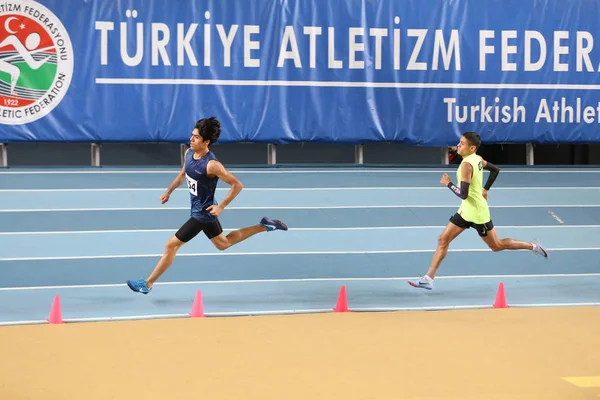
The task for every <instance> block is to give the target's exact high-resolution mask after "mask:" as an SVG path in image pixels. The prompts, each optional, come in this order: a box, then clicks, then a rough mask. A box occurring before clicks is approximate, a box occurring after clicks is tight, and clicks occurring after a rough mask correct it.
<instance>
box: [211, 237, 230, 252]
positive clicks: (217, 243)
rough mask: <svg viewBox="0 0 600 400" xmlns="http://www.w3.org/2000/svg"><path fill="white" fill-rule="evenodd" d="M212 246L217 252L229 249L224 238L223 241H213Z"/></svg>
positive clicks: (227, 241)
mask: <svg viewBox="0 0 600 400" xmlns="http://www.w3.org/2000/svg"><path fill="white" fill-rule="evenodd" d="M213 244H214V245H215V247H216V248H217V250H221V251H223V250H226V249H228V248H229V247H231V245H230V244H229V240H227V238H225V239H224V240H215V241H214V242H213Z"/></svg>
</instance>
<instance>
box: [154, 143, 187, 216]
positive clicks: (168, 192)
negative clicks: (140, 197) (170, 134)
mask: <svg viewBox="0 0 600 400" xmlns="http://www.w3.org/2000/svg"><path fill="white" fill-rule="evenodd" d="M188 151H190V149H187V150H186V151H185V154H184V157H183V159H184V160H185V155H187V152H188ZM184 180H185V162H184V163H183V167H181V171H179V173H178V174H177V176H176V177H175V179H173V182H171V185H170V186H169V187H168V188H167V190H166V191H165V192H164V193H163V194H162V196H160V204H165V203H166V202H167V201H169V197H170V196H171V193H173V191H174V190H175V189H177V188H178V187H179V186H181V184H182V183H183V181H184Z"/></svg>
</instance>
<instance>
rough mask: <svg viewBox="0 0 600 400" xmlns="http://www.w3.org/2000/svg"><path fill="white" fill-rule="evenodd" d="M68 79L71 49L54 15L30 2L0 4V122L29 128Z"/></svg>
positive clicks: (53, 104) (13, 0) (51, 106)
mask: <svg viewBox="0 0 600 400" xmlns="http://www.w3.org/2000/svg"><path fill="white" fill-rule="evenodd" d="M72 75H73V47H72V45H71V40H70V38H69V34H68V32H67V30H66V29H65V27H64V26H63V24H62V22H60V20H59V19H58V18H57V17H56V15H54V14H53V13H52V12H51V11H50V10H49V9H48V8H46V7H44V6H43V5H41V4H39V3H38V2H34V1H29V0H8V1H3V2H2V3H0V124H5V125H20V124H27V123H29V122H33V121H36V120H38V119H40V118H42V117H44V116H45V115H47V114H48V113H50V112H51V111H52V110H53V109H54V108H55V107H56V106H57V105H58V104H59V103H60V102H61V100H62V99H63V97H64V96H65V94H66V93H67V90H68V89H69V85H70V83H71V77H72Z"/></svg>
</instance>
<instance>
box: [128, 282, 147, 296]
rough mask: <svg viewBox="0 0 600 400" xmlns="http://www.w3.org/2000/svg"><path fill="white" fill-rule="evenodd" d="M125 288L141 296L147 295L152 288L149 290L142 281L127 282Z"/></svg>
mask: <svg viewBox="0 0 600 400" xmlns="http://www.w3.org/2000/svg"><path fill="white" fill-rule="evenodd" d="M127 286H129V289H131V290H133V291H134V292H138V293H143V294H148V293H150V291H151V290H152V288H149V287H148V286H147V285H146V281H145V280H143V279H141V280H139V281H127Z"/></svg>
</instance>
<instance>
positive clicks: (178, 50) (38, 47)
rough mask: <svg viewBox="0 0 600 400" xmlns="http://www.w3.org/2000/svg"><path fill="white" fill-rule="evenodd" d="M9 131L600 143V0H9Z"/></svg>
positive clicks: (70, 136) (168, 137) (4, 79)
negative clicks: (203, 122)
mask: <svg viewBox="0 0 600 400" xmlns="http://www.w3.org/2000/svg"><path fill="white" fill-rule="evenodd" d="M0 27H2V29H1V30H0V124H1V125H2V126H1V128H0V142H15V141H60V142H179V143H185V142H187V141H188V140H189V136H190V131H191V129H192V127H193V125H194V123H195V121H196V120H197V119H199V118H203V117H209V116H216V117H217V118H218V119H219V120H221V123H222V127H223V133H222V135H221V139H220V141H221V142H222V143H230V142H242V141H248V142H263V143H277V144H282V143H292V142H301V141H306V142H309V141H312V142H327V143H350V144H354V143H369V142H378V141H395V142H403V143H407V144H411V145H422V146H445V145H449V144H455V143H456V142H457V140H458V138H459V136H460V134H461V133H462V132H464V131H469V130H474V131H477V132H478V133H479V134H480V135H481V136H482V139H483V140H484V141H485V142H487V143H491V142H534V143H577V142H580V143H581V142H599V141H600V131H599V127H600V96H599V93H600V82H599V79H598V75H599V72H600V50H598V46H599V43H600V40H597V39H598V38H596V36H597V35H598V32H600V3H598V2H596V1H581V0H577V1H576V0H554V1H542V0H534V1H528V2H522V1H518V0H488V1H480V0H445V1H440V0H402V1H400V0H387V1H384V0H379V1H366V0H364V1H362V2H356V1H347V0H346V1H342V0H327V1H323V0H293V1H285V0H244V1H236V0H219V1H183V0H178V1H173V0H143V1H142V0H131V1H120V0H70V1H64V0H41V1H39V2H34V1H29V0H2V1H1V2H0Z"/></svg>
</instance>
